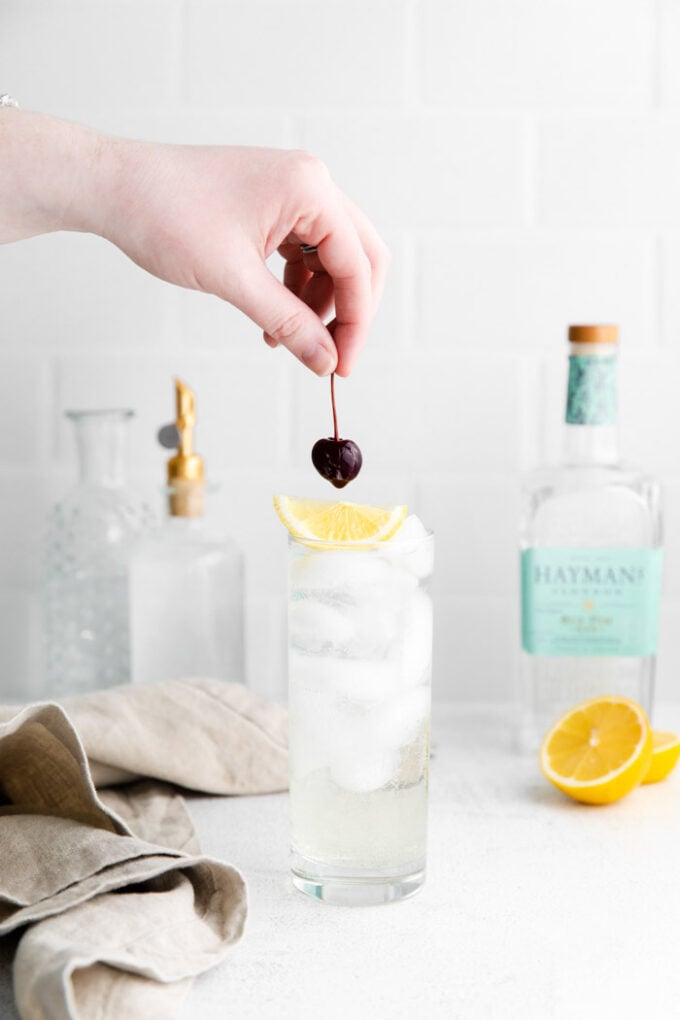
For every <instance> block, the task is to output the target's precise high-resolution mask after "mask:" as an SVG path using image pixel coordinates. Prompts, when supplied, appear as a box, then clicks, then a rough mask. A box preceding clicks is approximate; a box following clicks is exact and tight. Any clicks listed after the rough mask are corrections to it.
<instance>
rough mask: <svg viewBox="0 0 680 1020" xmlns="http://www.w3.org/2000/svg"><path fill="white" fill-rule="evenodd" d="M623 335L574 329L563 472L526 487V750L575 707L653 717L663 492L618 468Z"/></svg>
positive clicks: (533, 477) (543, 473)
mask: <svg viewBox="0 0 680 1020" xmlns="http://www.w3.org/2000/svg"><path fill="white" fill-rule="evenodd" d="M617 344H618V329H617V327H616V326H571V327H570V329H569V382H568V389H567V401H566V415H565V429H564V448H563V460H562V464H561V465H560V466H559V467H553V468H541V469H538V470H536V471H533V472H531V473H530V474H529V475H528V476H527V477H526V478H525V480H524V487H523V489H524V491H523V513H522V525H521V589H522V654H521V658H522V662H521V684H522V692H521V700H522V705H521V709H522V713H521V728H520V743H521V745H522V746H523V747H524V748H525V749H530V748H534V747H536V746H537V745H538V743H539V741H540V739H541V737H542V736H543V734H544V733H545V732H546V730H547V728H548V726H549V725H550V724H551V722H553V721H554V720H555V719H556V718H557V717H558V716H559V715H560V713H562V712H563V711H566V709H568V708H571V707H572V706H573V705H574V704H576V703H577V702H578V701H580V700H583V699H585V698H591V697H597V696H598V695H606V694H614V695H623V696H625V697H629V698H633V699H634V700H635V701H637V702H639V703H640V704H641V705H642V706H643V708H644V709H645V710H646V711H647V712H648V713H649V712H651V709H652V699H653V693H654V672H655V664H656V650H657V633H658V618H659V599H660V589H661V574H662V555H663V553H662V526H661V510H660V494H659V487H658V485H657V483H656V481H655V480H654V479H653V478H650V477H648V476H647V475H645V474H642V473H640V472H638V471H636V470H634V469H631V468H628V467H626V466H624V465H622V464H621V462H620V459H619V448H618V431H617V388H616V367H617Z"/></svg>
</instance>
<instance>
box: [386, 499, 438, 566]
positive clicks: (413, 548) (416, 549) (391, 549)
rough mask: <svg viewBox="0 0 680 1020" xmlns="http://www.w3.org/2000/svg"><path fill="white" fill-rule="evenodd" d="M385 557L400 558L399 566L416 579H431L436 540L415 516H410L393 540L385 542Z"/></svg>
mask: <svg viewBox="0 0 680 1020" xmlns="http://www.w3.org/2000/svg"><path fill="white" fill-rule="evenodd" d="M385 555H386V557H388V558H390V559H393V560H394V561H396V560H397V558H398V563H399V565H400V566H401V567H402V568H403V569H404V570H407V571H409V572H410V573H411V574H412V575H413V576H414V577H417V578H424V577H429V576H430V574H431V573H432V568H433V565H434V540H433V538H432V536H429V537H428V532H427V528H426V527H425V525H424V524H423V522H422V521H421V520H420V518H419V517H416V515H415V514H410V515H409V516H408V517H407V518H406V520H405V521H404V523H403V524H402V526H401V527H400V528H399V530H398V531H397V533H396V534H395V535H394V537H393V538H392V539H390V540H389V541H387V542H385Z"/></svg>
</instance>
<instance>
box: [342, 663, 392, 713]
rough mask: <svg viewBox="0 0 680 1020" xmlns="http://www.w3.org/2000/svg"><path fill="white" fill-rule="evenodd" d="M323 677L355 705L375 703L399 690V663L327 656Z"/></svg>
mask: <svg viewBox="0 0 680 1020" xmlns="http://www.w3.org/2000/svg"><path fill="white" fill-rule="evenodd" d="M325 662H326V664H327V667H326V668H325V669H324V678H325V680H326V681H327V682H328V685H329V688H330V690H331V691H332V693H333V694H334V695H335V697H336V698H338V699H340V700H341V701H346V702H348V703H350V704H353V705H363V706H368V705H375V704H378V703H379V702H381V701H384V700H385V698H387V697H389V696H390V694H393V693H394V692H395V691H398V690H399V687H400V682H401V670H400V668H399V666H398V664H397V663H394V662H389V661H378V660H375V661H371V660H370V659H344V660H343V659H326V660H325Z"/></svg>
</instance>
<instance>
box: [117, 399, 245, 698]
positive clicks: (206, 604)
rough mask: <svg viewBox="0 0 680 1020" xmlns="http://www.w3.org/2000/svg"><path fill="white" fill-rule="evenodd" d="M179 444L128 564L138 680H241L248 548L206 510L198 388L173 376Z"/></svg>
mask: <svg viewBox="0 0 680 1020" xmlns="http://www.w3.org/2000/svg"><path fill="white" fill-rule="evenodd" d="M175 388H176V400H177V420H176V423H175V425H174V426H166V427H165V428H164V429H162V430H161V438H162V437H163V435H165V434H167V435H168V437H169V438H168V439H167V444H166V440H165V439H163V438H162V442H163V445H168V446H175V445H176V446H177V452H176V454H175V456H173V457H171V459H170V460H169V461H168V465H167V477H168V490H167V503H168V511H169V512H168V516H167V519H166V520H165V521H164V522H163V523H162V524H161V526H160V527H159V528H157V529H156V530H153V531H150V532H149V533H148V534H146V535H144V536H143V537H142V538H141V540H140V541H139V542H138V543H137V544H136V546H135V548H134V551H133V555H132V559H131V565H130V631H131V660H132V680H133V683H158V682H161V681H164V680H175V679H179V678H187V677H198V676H203V677H211V678H214V679H218V680H227V681H236V682H240V683H243V682H244V679H245V676H244V674H245V664H244V635H243V627H244V621H243V615H244V614H243V610H244V601H243V586H244V563H243V555H242V553H241V551H240V550H239V548H238V547H237V546H236V544H235V543H234V542H233V541H232V540H231V539H230V538H229V536H228V535H226V534H224V532H223V529H222V528H221V527H216V526H215V525H214V524H213V523H212V522H211V521H209V519H207V518H206V515H205V509H206V507H205V503H206V484H205V479H204V464H203V458H202V457H200V456H199V455H198V454H197V453H195V452H194V449H193V430H194V426H195V423H196V412H195V398H194V394H193V392H192V391H191V390H190V389H189V388H188V386H186V385H185V384H184V383H182V382H180V380H179V379H178V380H176V383H175Z"/></svg>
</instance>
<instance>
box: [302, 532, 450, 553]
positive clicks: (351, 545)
mask: <svg viewBox="0 0 680 1020" xmlns="http://www.w3.org/2000/svg"><path fill="white" fill-rule="evenodd" d="M433 540H434V531H433V530H432V529H431V528H427V530H426V532H425V534H424V535H420V536H418V537H417V538H399V537H398V533H397V535H395V536H394V538H389V539H387V540H386V541H382V542H381V541H377V542H333V541H331V540H330V539H327V538H306V537H305V536H304V535H294V534H293V532H292V531H289V532H288V545H289V546H290V545H304V546H306V547H307V548H311V549H325V550H331V549H332V550H337V551H339V552H345V551H348V552H383V551H385V550H389V549H394V550H399V549H407V548H414V547H417V546H419V545H425V544H426V543H429V542H432V541H433Z"/></svg>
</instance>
